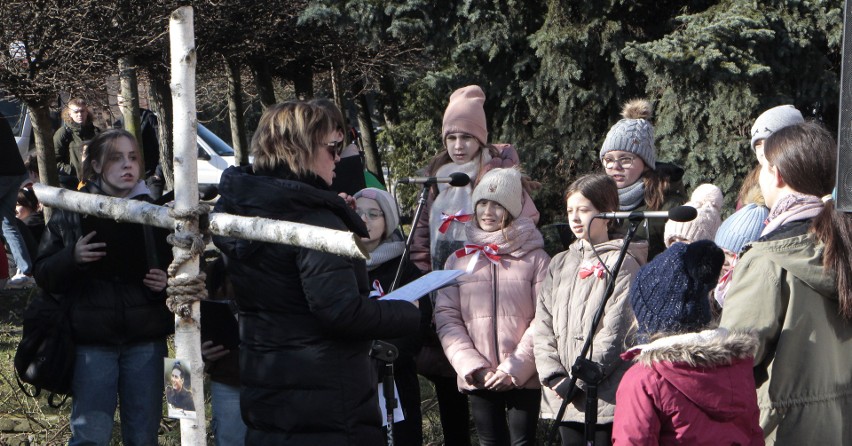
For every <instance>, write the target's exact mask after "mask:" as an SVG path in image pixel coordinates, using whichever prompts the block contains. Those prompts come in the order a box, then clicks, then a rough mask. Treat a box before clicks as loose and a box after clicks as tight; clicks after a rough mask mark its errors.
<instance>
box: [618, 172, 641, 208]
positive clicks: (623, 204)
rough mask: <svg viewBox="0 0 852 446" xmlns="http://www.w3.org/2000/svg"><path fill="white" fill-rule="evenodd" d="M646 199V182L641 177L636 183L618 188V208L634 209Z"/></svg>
mask: <svg viewBox="0 0 852 446" xmlns="http://www.w3.org/2000/svg"><path fill="white" fill-rule="evenodd" d="M644 199H645V182H644V181H642V179H641V178H640V179H639V180H638V181H636V182H635V183H633V184H631V185H630V186H627V187H622V188H621V189H619V190H618V210H619V211H632V210H633V209H636V208H637V207H639V205H640V204H642V200H644Z"/></svg>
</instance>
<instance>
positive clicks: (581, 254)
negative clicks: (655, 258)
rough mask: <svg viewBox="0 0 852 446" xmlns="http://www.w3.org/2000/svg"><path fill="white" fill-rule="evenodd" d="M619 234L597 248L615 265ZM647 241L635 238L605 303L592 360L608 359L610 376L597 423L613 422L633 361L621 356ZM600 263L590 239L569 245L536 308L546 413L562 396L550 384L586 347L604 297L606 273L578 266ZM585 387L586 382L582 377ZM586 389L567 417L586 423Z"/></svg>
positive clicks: (548, 415) (554, 411)
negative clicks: (620, 387) (622, 383)
mask: <svg viewBox="0 0 852 446" xmlns="http://www.w3.org/2000/svg"><path fill="white" fill-rule="evenodd" d="M621 246H622V241H621V240H620V239H616V240H611V241H608V242H605V243H601V244H599V245H597V246H595V248H596V249H597V251H598V254H599V255H600V257H601V259H602V260H603V261H604V263H605V264H606V265H607V267H608V268H610V269H611V268H612V267H613V265H614V264H615V261H616V259H617V258H618V252H619V250H620V249H621ZM647 250H648V244H647V243H645V242H633V243H631V245H630V248H629V250H628V255H627V256H626V257H625V259H624V263H623V264H622V266H621V270H620V271H619V274H618V277H617V279H616V283H615V291H614V292H613V295H612V297H610V299H609V301H608V302H607V304H606V308H605V309H604V314H603V318H602V319H601V322H600V324H599V325H598V329H597V332H596V333H595V337H594V342H593V344H592V350H593V354H592V360H593V361H595V362H598V363H600V364H603V366H604V368H605V374H606V378H605V379H604V381H603V382H602V383H601V384H600V385H599V386H598V398H599V401H598V423H611V422H612V419H613V415H614V414H615V391H616V389H617V388H618V383H619V382H620V381H621V376H622V375H624V372H625V371H627V369H628V368H630V363H629V362H625V361H623V360H622V359H621V357H620V355H621V353H623V352H624V351H625V350H626V347H627V346H626V342H627V335H628V332H629V331H630V328H631V327H632V325H633V319H634V317H633V311H632V310H631V309H630V303H629V302H628V299H627V295H628V291H629V289H630V282H631V280H632V279H633V277H634V276H635V275H636V273H637V272H638V271H639V267H640V266H641V265H642V264H643V263H645V258H646V256H647V252H648V251H647ZM587 261H588V262H592V263H596V262H597V258H596V256H595V254H594V253H593V252H592V249H591V245H589V243H588V242H586V241H585V240H578V241H576V242H574V243H573V244H572V245H571V246H570V247H569V248H568V250H567V251H565V252H562V253H560V254H557V255H556V257H554V258H553V260H552V261H551V262H550V268H549V269H548V273H547V277H546V278H545V282H544V286H543V287H542V291H541V293H539V299H538V307H537V308H536V320H535V322H534V327H535V336H534V342H535V363H536V368H537V369H538V374H539V379H540V380H541V383H542V384H544V388H543V391H542V404H541V417H542V418H550V419H553V418H555V417H556V414H557V413H558V411H559V406H560V405H561V404H562V400H561V399H560V398H559V397H558V395H557V394H556V392H554V391H553V390H551V389H550V387H552V386H555V385H556V384H557V383H559V382H560V381H561V380H562V379H563V378H567V377H569V376H570V374H569V372H568V371H569V370H570V369H571V365H572V364H573V363H574V360H575V359H576V358H577V355H579V354H580V351H581V350H582V348H583V344H584V343H585V339H586V335H587V334H588V332H589V329H590V327H591V324H592V319H593V317H594V313H595V311H596V310H597V308H598V305H599V303H600V301H601V300H602V299H603V295H604V290H605V289H606V279H604V278H598V277H597V276H595V275H592V276H589V277H587V278H585V279H583V278H580V276H579V272H580V268H581V266H582V265H583V264H584V262H587ZM577 383H578V385H579V387H580V389H584V388H585V384H584V383H583V382H582V381H580V380H578V381H577ZM585 404H586V399H585V393H584V392H579V393H578V394H577V396H576V397H575V398H574V399H573V400H572V401H571V403H570V404H568V407H567V409H566V411H565V415H564V417H563V418H562V421H573V422H580V423H582V422H583V421H584V419H585V415H584V413H585Z"/></svg>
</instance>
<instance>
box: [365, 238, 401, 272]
mask: <svg viewBox="0 0 852 446" xmlns="http://www.w3.org/2000/svg"><path fill="white" fill-rule="evenodd" d="M404 250H405V242H403V241H399V240H393V239H388V240H385V241H383V242H382V243H381V244H380V245H379V246H377V247H376V249H374V250H373V252H371V253H370V259H369V260H367V271H372V270H374V269H376V268H378V267H380V266H382V265H383V264H384V263H385V262H387V261H388V260H393V259H395V258H397V257H399V256H401V255H402V251H404Z"/></svg>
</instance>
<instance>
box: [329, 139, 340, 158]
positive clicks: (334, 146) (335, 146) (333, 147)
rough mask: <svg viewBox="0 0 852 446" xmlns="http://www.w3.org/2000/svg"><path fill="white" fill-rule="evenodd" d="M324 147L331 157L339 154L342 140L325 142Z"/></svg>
mask: <svg viewBox="0 0 852 446" xmlns="http://www.w3.org/2000/svg"><path fill="white" fill-rule="evenodd" d="M325 148H326V149H328V153H330V154H331V156H332V157H336V156H340V154H341V153H343V141H332V142H327V143H325Z"/></svg>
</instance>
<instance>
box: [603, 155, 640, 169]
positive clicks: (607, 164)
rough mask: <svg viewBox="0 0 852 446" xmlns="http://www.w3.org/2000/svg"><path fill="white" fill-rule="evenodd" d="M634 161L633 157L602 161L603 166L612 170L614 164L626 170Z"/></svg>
mask: <svg viewBox="0 0 852 446" xmlns="http://www.w3.org/2000/svg"><path fill="white" fill-rule="evenodd" d="M635 159H636V157H635V156H623V157H621V158H618V159H615V158H604V159H603V165H604V167H606V168H607V169H614V168H615V164H616V163H618V165H619V166H621V167H623V168H625V169H627V168H629V167H630V166H632V165H633V160H635Z"/></svg>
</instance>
